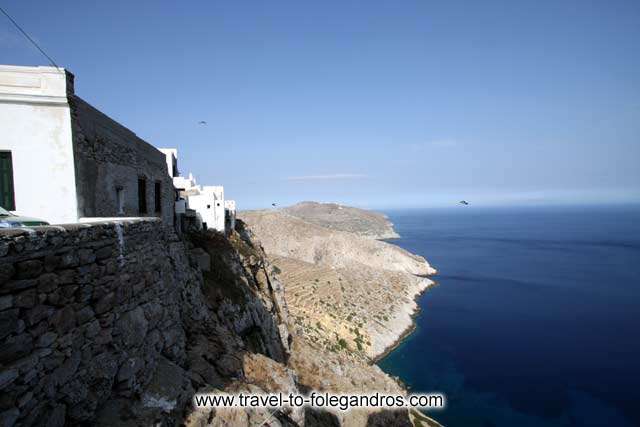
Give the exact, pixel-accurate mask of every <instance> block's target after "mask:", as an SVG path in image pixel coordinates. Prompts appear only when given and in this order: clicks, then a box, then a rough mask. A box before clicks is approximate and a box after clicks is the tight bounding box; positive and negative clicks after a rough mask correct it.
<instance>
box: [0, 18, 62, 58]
mask: <svg viewBox="0 0 640 427" xmlns="http://www.w3.org/2000/svg"><path fill="white" fill-rule="evenodd" d="M0 11H1V12H2V13H4V15H5V16H6V17H7V18H9V21H11V23H13V25H15V26H16V28H17V29H18V30H20V32H21V33H22V34H23V35H24V36H25V37H26V38H27V40H29V41H30V42H31V44H33V45H34V46H35V47H36V48H37V49H38V50H39V51H40V53H41V54H43V55H44V56H45V57H46V58H47V59H48V60H49V62H50V63H51V65H53V66H54V67H56V68H57V69H58V70H59V69H60V67H58V64H56V63H55V62H54V61H53V59H51V57H50V56H49V55H47V53H46V52H45V51H44V50H42V48H41V47H40V46H38V43H36V42H35V41H34V40H33V39H32V38H31V37H29V34H27V32H26V31H25V30H23V29H22V27H20V25H18V23H17V22H16V21H15V20H14V19H13V18H12V17H11V16H9V14H8V13H7V12H6V11H5V10H4V9H3V8H2V7H0Z"/></svg>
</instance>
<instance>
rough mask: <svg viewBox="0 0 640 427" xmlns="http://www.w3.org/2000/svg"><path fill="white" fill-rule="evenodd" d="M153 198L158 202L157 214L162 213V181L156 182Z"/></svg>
mask: <svg viewBox="0 0 640 427" xmlns="http://www.w3.org/2000/svg"><path fill="white" fill-rule="evenodd" d="M153 196H154V197H155V202H156V213H160V212H162V183H161V182H160V181H156V185H155V186H154V189H153Z"/></svg>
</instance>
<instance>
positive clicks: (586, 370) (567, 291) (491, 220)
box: [380, 205, 640, 427]
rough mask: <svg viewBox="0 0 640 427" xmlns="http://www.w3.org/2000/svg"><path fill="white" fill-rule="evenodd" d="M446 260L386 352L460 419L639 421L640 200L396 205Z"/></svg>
mask: <svg viewBox="0 0 640 427" xmlns="http://www.w3.org/2000/svg"><path fill="white" fill-rule="evenodd" d="M386 213H387V214H388V215H389V217H390V219H391V220H392V221H393V222H394V224H395V226H396V229H397V231H398V232H399V233H400V235H401V236H402V238H401V239H399V240H395V241H393V243H395V244H397V245H399V246H401V247H403V248H405V249H407V250H409V251H411V252H413V253H416V254H419V255H422V256H424V257H425V258H427V259H428V260H429V262H430V263H431V264H432V265H433V266H434V267H435V268H437V269H438V270H439V274H438V275H437V276H435V280H436V281H437V283H438V286H436V287H434V288H431V289H430V290H428V291H427V292H426V293H424V294H423V295H422V297H421V298H420V301H419V302H420V307H421V308H422V311H421V313H420V314H419V316H418V317H417V319H416V322H417V330H416V332H415V333H413V334H412V335H411V336H410V337H409V338H408V339H407V340H405V341H404V342H403V343H402V344H401V345H400V346H399V347H398V348H397V349H396V350H394V351H393V352H392V353H391V354H390V355H389V356H388V357H386V358H385V359H383V360H382V361H381V362H380V366H381V367H382V369H384V370H385V371H387V372H389V373H390V374H392V375H396V376H399V377H400V378H401V379H402V380H403V381H404V382H405V383H406V384H407V385H408V386H409V387H410V389H411V391H413V392H431V391H439V392H443V393H445V395H446V397H447V399H448V401H447V407H446V409H444V410H442V411H432V412H430V413H429V414H430V415H431V416H433V417H434V418H435V419H436V420H438V421H440V422H442V423H443V424H444V425H446V426H448V427H451V426H454V427H455V426H464V427H467V426H469V427H471V426H483V427H488V426H500V427H502V426H506V427H517V426H617V427H621V426H622V427H624V426H640V388H639V385H640V207H584V206H582V207H562V208H561V207H553V208H551V207H544V208H543V207H538V208H526V209H524V208H495V209H489V208H477V207H474V206H473V205H470V206H462V205H461V206H459V207H456V208H455V209H453V208H452V209H430V210H405V211H389V212H386Z"/></svg>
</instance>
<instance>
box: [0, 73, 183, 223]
mask: <svg viewBox="0 0 640 427" xmlns="http://www.w3.org/2000/svg"><path fill="white" fill-rule="evenodd" d="M73 83H74V77H73V74H71V73H69V72H68V71H66V70H64V69H58V68H56V67H18V66H8V65H0V205H1V206H3V207H4V208H5V209H7V210H10V211H14V212H17V213H19V214H22V215H27V216H33V217H38V218H41V219H43V220H45V221H48V222H50V223H52V224H60V223H71V222H78V221H80V220H81V219H82V218H96V217H115V216H126V217H139V216H156V217H160V218H162V219H163V220H164V222H165V223H166V224H173V217H174V213H173V204H174V189H173V185H172V183H171V179H170V178H169V176H168V175H167V168H166V166H165V160H166V157H165V156H164V155H163V154H162V153H161V152H160V151H158V150H157V149H156V148H155V147H153V146H151V145H150V144H148V143H147V142H145V141H143V140H142V139H140V138H139V137H137V136H136V135H135V134H134V133H133V132H131V131H130V130H129V129H127V128H125V127H124V126H122V125H120V124H119V123H117V122H116V121H115V120H112V119H111V118H109V117H108V116H107V115H105V114H103V113H102V112H100V111H98V110H97V109H95V108H94V107H92V106H91V105H89V104H88V103H87V102H85V101H84V100H82V99H81V98H80V97H78V96H77V95H76V94H75V91H74V84H73ZM125 102H126V101H125Z"/></svg>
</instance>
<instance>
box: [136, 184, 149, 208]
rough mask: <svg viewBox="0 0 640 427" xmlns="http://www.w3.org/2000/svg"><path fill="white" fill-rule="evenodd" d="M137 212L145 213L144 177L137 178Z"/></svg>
mask: <svg viewBox="0 0 640 427" xmlns="http://www.w3.org/2000/svg"><path fill="white" fill-rule="evenodd" d="M138 212H139V213H140V214H146V213H147V180H146V178H138Z"/></svg>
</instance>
